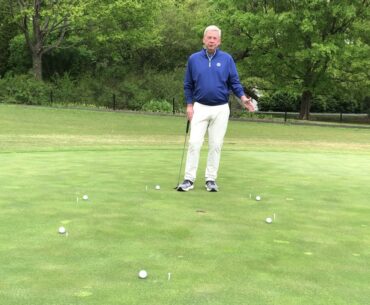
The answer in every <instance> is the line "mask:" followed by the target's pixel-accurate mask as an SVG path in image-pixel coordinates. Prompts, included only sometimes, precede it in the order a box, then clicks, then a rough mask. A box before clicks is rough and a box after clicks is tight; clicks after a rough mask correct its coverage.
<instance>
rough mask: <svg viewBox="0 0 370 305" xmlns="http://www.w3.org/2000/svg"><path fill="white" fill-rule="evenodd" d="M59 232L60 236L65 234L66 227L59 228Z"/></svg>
mask: <svg viewBox="0 0 370 305" xmlns="http://www.w3.org/2000/svg"><path fill="white" fill-rule="evenodd" d="M58 232H59V233H60V234H64V233H65V232H66V228H65V227H59V229H58Z"/></svg>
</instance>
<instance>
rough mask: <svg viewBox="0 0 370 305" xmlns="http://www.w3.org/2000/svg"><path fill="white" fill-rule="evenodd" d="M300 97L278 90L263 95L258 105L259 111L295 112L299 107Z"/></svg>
mask: <svg viewBox="0 0 370 305" xmlns="http://www.w3.org/2000/svg"><path fill="white" fill-rule="evenodd" d="M299 103H300V98H299V96H298V95H296V94H293V93H290V92H283V91H278V92H275V93H273V94H270V95H266V96H263V97H262V98H261V99H260V101H259V103H258V107H259V110H260V111H289V112H295V111H298V109H299Z"/></svg>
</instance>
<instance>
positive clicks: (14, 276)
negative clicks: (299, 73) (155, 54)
mask: <svg viewBox="0 0 370 305" xmlns="http://www.w3.org/2000/svg"><path fill="white" fill-rule="evenodd" d="M184 123H185V121H184V119H183V118H179V117H157V116H146V115H134V114H124V113H111V112H96V111H87V110H62V109H48V108H34V107H19V106H5V105H4V106H3V105H0V139H1V142H0V143H1V144H0V145H1V146H0V162H1V164H2V167H1V171H0V185H1V192H0V209H1V213H0V228H1V230H0V240H1V243H0V252H1V253H0V265H1V271H2V277H1V278H2V279H1V280H0V300H1V304H6V305H13V304H14V305H15V304H17V305H19V304H27V305H36V304H37V305H39V304H40V305H41V304H55V305H56V304H105V305H110V304H111V305H116V304H159V305H162V304H171V305H172V304H183V305H185V304H186V305H188V304H197V305H198V304H200V305H203V304H212V305H214V304H220V305H221V304H223V305H224V304H243V305H244V304H282V305H289V304H292V305H293V304H294V305H295V304H310V305H312V304H315V305H316V304H346V305H347V304H367V302H368V300H369V299H370V293H369V290H368V278H369V273H370V267H369V264H368V262H369V259H370V250H369V249H370V234H369V228H370V223H369V217H368V215H369V212H370V211H369V210H370V208H369V204H368V185H369V184H370V175H369V174H368V173H369V172H370V162H369V157H368V153H369V151H370V149H369V144H368V143H370V141H369V140H370V138H369V135H368V131H366V130H360V129H341V128H322V127H309V126H304V127H303V126H285V125H274V124H259V123H248V122H230V125H229V131H228V135H227V136H226V139H225V147H224V151H223V154H222V160H221V167H220V172H219V179H218V184H219V186H220V192H218V193H208V192H206V191H205V189H204V185H203V179H202V178H203V172H204V166H205V158H206V145H205V147H204V150H203V151H202V158H201V162H200V167H199V172H198V174H199V179H198V180H197V182H196V187H195V189H194V190H193V191H190V192H188V193H180V192H176V191H174V190H173V187H174V186H175V184H176V182H177V181H176V180H177V175H178V169H179V165H180V159H181V154H182V145H183V141H184V135H185V124H184ZM156 185H160V190H157V189H155V186H156ZM83 195H88V197H89V199H88V200H82V196H83ZM257 195H259V196H261V197H262V199H261V200H260V201H256V200H255V197H256V196H257ZM274 216H275V217H274ZM266 217H272V218H273V219H274V220H273V222H272V223H271V224H266V222H265V219H266ZM60 226H64V227H65V228H66V230H67V232H68V235H66V234H59V233H58V228H59V227H60ZM142 269H144V270H146V271H147V272H148V278H146V279H139V278H138V272H139V271H140V270H142ZM169 274H170V276H169Z"/></svg>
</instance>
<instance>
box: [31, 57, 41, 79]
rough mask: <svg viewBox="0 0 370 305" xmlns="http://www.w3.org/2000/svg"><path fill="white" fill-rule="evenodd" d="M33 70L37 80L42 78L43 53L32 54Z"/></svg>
mask: <svg viewBox="0 0 370 305" xmlns="http://www.w3.org/2000/svg"><path fill="white" fill-rule="evenodd" d="M32 72H33V75H34V77H35V79H37V80H42V53H34V54H32Z"/></svg>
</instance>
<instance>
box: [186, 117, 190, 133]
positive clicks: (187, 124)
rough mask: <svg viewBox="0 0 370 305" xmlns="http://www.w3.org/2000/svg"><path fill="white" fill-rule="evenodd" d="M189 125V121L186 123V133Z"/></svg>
mask: <svg viewBox="0 0 370 305" xmlns="http://www.w3.org/2000/svg"><path fill="white" fill-rule="evenodd" d="M189 125H190V121H189V120H188V122H187V123H186V133H188V132H189Z"/></svg>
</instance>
